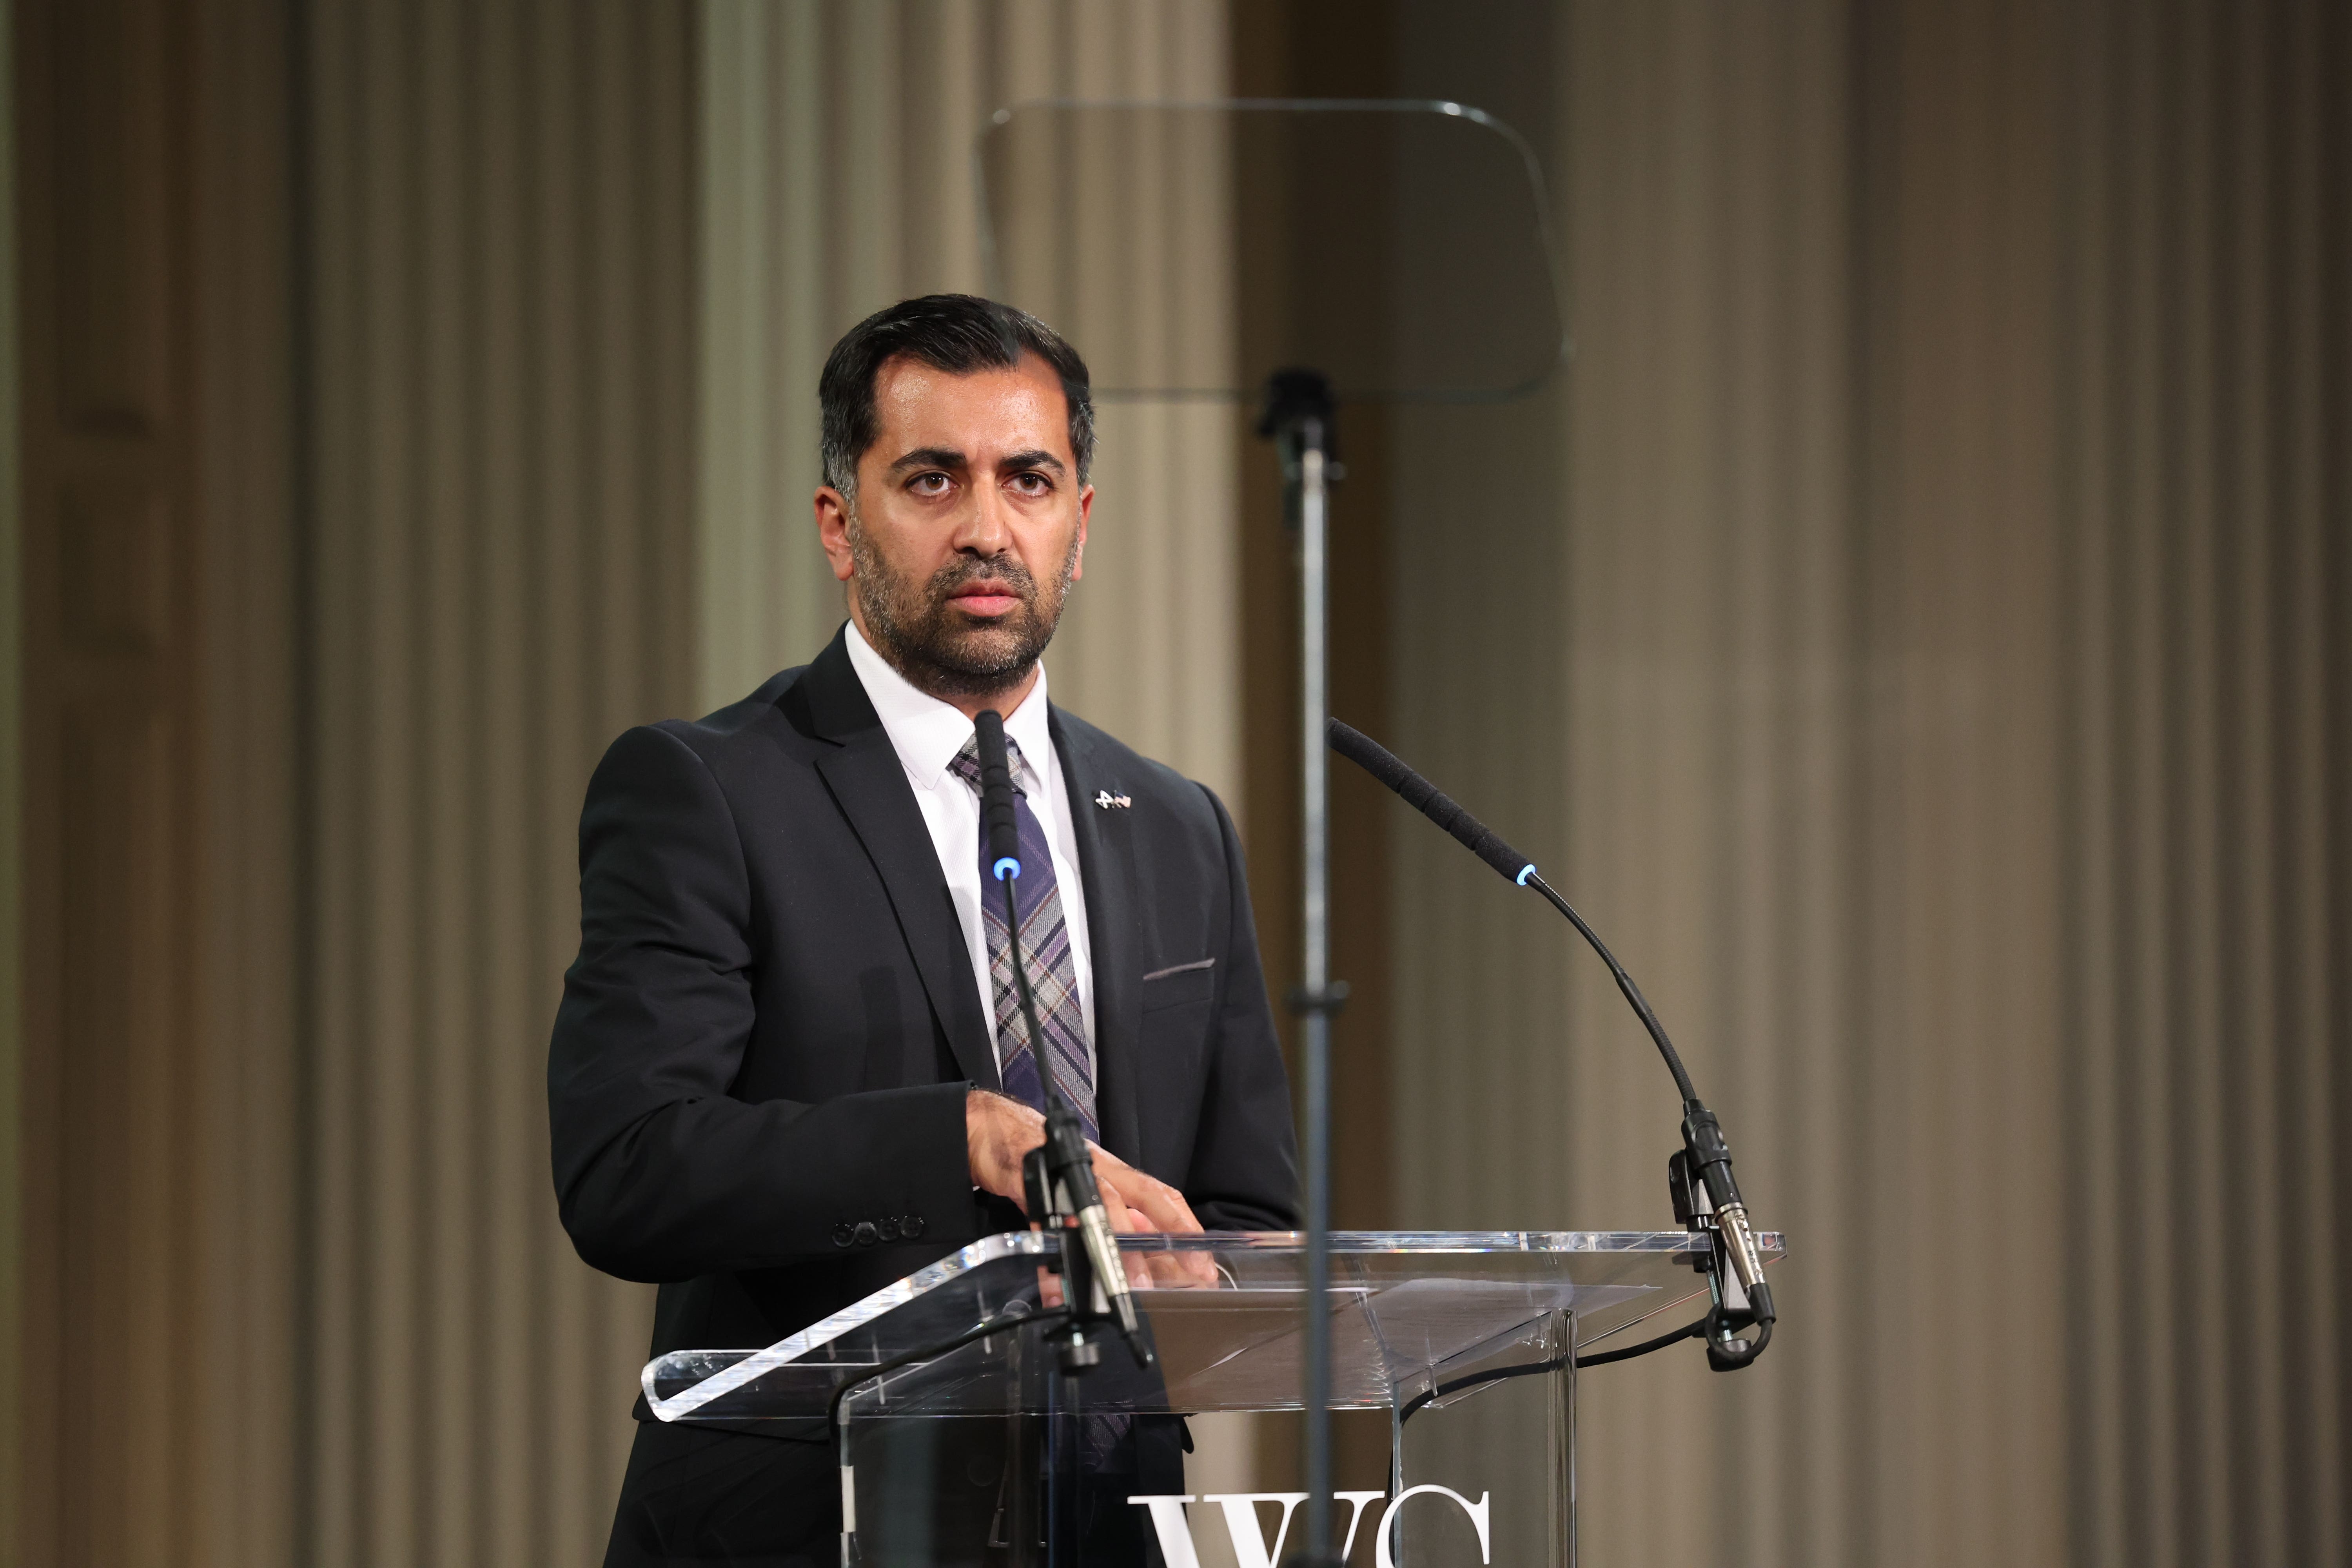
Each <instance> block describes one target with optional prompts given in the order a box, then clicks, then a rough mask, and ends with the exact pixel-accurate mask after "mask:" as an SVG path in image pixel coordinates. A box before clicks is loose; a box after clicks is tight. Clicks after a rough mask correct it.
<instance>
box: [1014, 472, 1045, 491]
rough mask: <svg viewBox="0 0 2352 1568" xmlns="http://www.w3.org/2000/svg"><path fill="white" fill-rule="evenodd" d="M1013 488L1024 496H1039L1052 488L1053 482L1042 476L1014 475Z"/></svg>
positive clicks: (1031, 474) (1033, 474)
mask: <svg viewBox="0 0 2352 1568" xmlns="http://www.w3.org/2000/svg"><path fill="white" fill-rule="evenodd" d="M1053 488H1054V482H1053V481H1052V480H1051V479H1047V478H1046V477H1045V475H1043V474H1035V473H1030V474H1015V475H1013V489H1017V490H1019V491H1020V492H1021V493H1022V494H1023V495H1024V496H1041V495H1044V494H1045V492H1046V491H1047V490H1050V489H1053Z"/></svg>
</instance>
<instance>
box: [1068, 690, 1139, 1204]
mask: <svg viewBox="0 0 2352 1568" xmlns="http://www.w3.org/2000/svg"><path fill="white" fill-rule="evenodd" d="M1046 722H1047V725H1048V727H1049V728H1050V729H1051V731H1052V733H1053V737H1054V749H1055V752H1058V753H1059V754H1060V756H1061V759H1062V783H1063V784H1064V786H1065V787H1066V789H1067V790H1068V792H1069V796H1070V826H1071V831H1072V833H1073V834H1074V835H1075V836H1076V838H1077V841H1078V878H1079V880H1080V881H1081V882H1083V883H1084V884H1085V887H1086V895H1087V946H1088V948H1089V949H1090V950H1091V952H1092V955H1093V959H1094V971H1095V1116H1096V1121H1097V1125H1099V1126H1100V1127H1101V1129H1102V1142H1103V1147H1104V1148H1106V1149H1108V1150H1109V1151H1110V1152H1112V1153H1114V1154H1117V1155H1118V1157H1119V1158H1120V1159H1122V1160H1129V1161H1133V1160H1136V1159H1138V1158H1139V1157H1140V1155H1141V1142H1142V1140H1141V1135H1140V1129H1139V1122H1138V1121H1137V1110H1136V1084H1135V1072H1136V1060H1135V1050H1136V1041H1137V1039H1138V1038H1139V1037H1140V1036H1141V1032H1142V1022H1143V996H1142V993H1141V991H1140V989H1139V986H1138V984H1137V977H1138V976H1139V975H1140V974H1141V973H1143V965H1142V956H1143V954H1142V946H1143V942H1144V932H1143V930H1142V927H1141V924H1140V912H1141V911H1140V903H1139V894H1140V889H1139V888H1138V886H1137V879H1136V868H1135V841H1134V839H1133V838H1132V837H1130V833H1131V829H1130V828H1129V825H1128V820H1127V818H1128V814H1127V813H1126V812H1107V811H1097V810H1095V809H1094V808H1093V806H1092V802H1093V799H1094V796H1095V793H1096V792H1097V790H1101V789H1105V788H1108V789H1109V790H1111V791H1112V792H1113V793H1115V794H1116V793H1120V786H1121V785H1122V784H1126V783H1127V782H1128V781H1126V780H1123V779H1115V778H1111V777H1108V774H1107V773H1105V771H1104V759H1102V758H1101V757H1100V756H1099V755H1098V754H1097V752H1096V749H1095V748H1094V747H1093V746H1091V745H1090V744H1088V743H1087V735H1086V731H1084V730H1083V729H1082V728H1074V727H1073V726H1070V725H1067V724H1065V723H1064V722H1063V721H1062V710H1060V709H1058V708H1055V709H1051V710H1048V712H1047V714H1046ZM1112 818H1116V819H1117V820H1115V821H1114V820H1110V819H1112Z"/></svg>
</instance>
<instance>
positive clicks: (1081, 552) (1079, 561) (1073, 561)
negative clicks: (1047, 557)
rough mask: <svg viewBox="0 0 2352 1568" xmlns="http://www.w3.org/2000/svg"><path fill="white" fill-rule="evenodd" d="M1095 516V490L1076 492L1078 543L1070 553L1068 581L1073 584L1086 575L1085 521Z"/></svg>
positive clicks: (1091, 488) (1090, 487)
mask: <svg viewBox="0 0 2352 1568" xmlns="http://www.w3.org/2000/svg"><path fill="white" fill-rule="evenodd" d="M1094 514H1095V488H1094V486H1092V485H1088V486H1087V488H1086V489H1082V490H1080V491H1079V492H1078V543H1077V548H1076V549H1075V550H1073V551H1071V552H1070V581H1071V582H1073V583H1075V582H1076V581H1077V580H1078V579H1079V578H1081V577H1083V576H1085V575H1086V574H1087V519H1088V518H1090V517H1092V516H1094Z"/></svg>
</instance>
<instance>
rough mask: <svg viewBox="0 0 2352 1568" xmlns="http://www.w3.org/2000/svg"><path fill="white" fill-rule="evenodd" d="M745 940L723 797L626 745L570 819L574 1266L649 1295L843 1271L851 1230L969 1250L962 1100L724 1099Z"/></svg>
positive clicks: (652, 746) (561, 1100)
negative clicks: (575, 910) (911, 1223)
mask: <svg viewBox="0 0 2352 1568" xmlns="http://www.w3.org/2000/svg"><path fill="white" fill-rule="evenodd" d="M751 922H752V915H751V886H750V876H749V872H748V870H747V868H746V867H745V863H744V858H743V854H742V849H741V844H740V838H739V836H738V829H737V827H736V824H735V819H734V815H733V813H732V811H731V810H730V807H729V805H728V803H727V800H726V797H725V795H723V793H722V792H721V791H720V789H719V784H718V781H717V780H716V779H715V778H714V777H713V776H712V775H711V773H710V771H709V768H708V767H707V766H706V765H705V764H704V763H703V761H702V759H701V757H700V756H698V754H697V753H696V752H694V751H693V750H692V749H691V748H689V747H688V745H687V744H686V743H685V742H683V741H681V740H679V739H678V738H677V736H675V735H672V734H670V733H668V732H667V731H664V730H661V729H658V728H652V727H647V728H642V729H636V730H632V731H629V732H628V733H627V734H625V735H624V736H622V737H621V738H620V739H619V740H618V741H616V742H614V743H613V746H612V749H611V750H610V751H608V752H606V753H605V755H604V761H603V762H602V763H600V764H599V765H598V767H597V769H596V773H595V776H594V778H593V780H592V781H591V782H590V784H589V786H588V799H587V805H586V806H585V807H584V809H583V812H582V814H581V819H580V956H579V958H578V959H577V960H576V961H575V962H574V963H572V967H571V969H570V970H569V971H568V972H567V973H565V975H564V982H563V1001H562V1006H561V1007H560V1008H559V1009H558V1011H557V1014H556V1019H555V1032H554V1038H553V1041H552V1042H551V1046H550V1047H549V1051H548V1072H547V1089H548V1115H549V1128H550V1143H551V1154H552V1156H553V1162H554V1175H555V1191H556V1197H557V1201H558V1204H559V1205H560V1208H561V1212H562V1219H563V1226H564V1229H565V1230H566V1231H567V1232H569V1233H570V1235H571V1237H572V1245H573V1246H574V1247H577V1248H578V1249H579V1253H580V1256H581V1257H582V1258H583V1259H585V1260H586V1261H587V1262H588V1263H590V1264H592V1265H593V1266H594V1267H596V1268H601V1269H603V1270H604V1271H605V1272H606V1273H609V1274H617V1275H619V1276H621V1277H622V1278H623V1279H638V1280H646V1281H656V1282H658V1281H666V1280H674V1279H690V1278H693V1277H695V1276H697V1275H701V1274H709V1273H716V1272H720V1271H736V1270H742V1269H748V1268H768V1267H774V1266H778V1265H782V1264H788V1263H792V1262H795V1261H801V1260H804V1259H807V1258H812V1257H819V1256H824V1255H830V1254H835V1252H836V1251H837V1249H838V1247H839V1246H840V1240H839V1238H838V1237H837V1235H836V1232H838V1231H840V1230H841V1227H844V1226H847V1227H850V1232H854V1230H855V1227H856V1226H857V1224H858V1223H859V1222H861V1221H868V1220H871V1221H875V1222H877V1224H878V1223H880V1222H883V1221H888V1222H890V1223H891V1224H892V1225H894V1226H896V1225H898V1224H899V1223H901V1222H902V1221H903V1220H904V1219H905V1218H906V1217H907V1216H914V1217H915V1218H916V1220H917V1221H918V1223H919V1226H920V1227H921V1230H922V1233H923V1235H924V1237H925V1239H926V1240H927V1241H928V1240H940V1241H947V1242H949V1243H950V1244H952V1243H954V1242H955V1241H957V1240H960V1239H966V1238H968V1237H966V1233H970V1234H971V1235H977V1234H978V1227H979V1225H980V1223H981V1221H980V1215H979V1209H978V1205H976V1203H975V1202H974V1199H973V1195H972V1189H971V1172H970V1164H969V1157H968V1155H967V1152H966V1144H965V1138H964V1097H965V1094H966V1092H967V1090H966V1088H965V1086H964V1085H962V1084H961V1083H950V1084H936V1085H925V1086H922V1087H919V1088H913V1089H883V1090H877V1091H874V1092H869V1093H862V1094H850V1095H844V1096H842V1097H840V1098H838V1099H835V1100H825V1101H824V1102H822V1103H819V1104H814V1105H811V1104H801V1103H796V1102H793V1101H790V1100H767V1101H763V1102H761V1103H758V1104H751V1103H747V1102H745V1101H743V1100H736V1099H733V1098H731V1097H730V1092H729V1091H730V1088H731V1086H732V1085H733V1084H734V1082H735V1080H736V1078H737V1076H738V1073H739V1070H740V1066H741V1063H742V1058H743V1051H744V1047H745V1045H746V1043H747V1042H748V1041H749V1040H750V1038H751V1026H752V995H751V968H752V963H753V948H752V930H751ZM844 1234H848V1233H844Z"/></svg>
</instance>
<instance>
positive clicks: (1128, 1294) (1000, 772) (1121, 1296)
mask: <svg viewBox="0 0 2352 1568" xmlns="http://www.w3.org/2000/svg"><path fill="white" fill-rule="evenodd" d="M972 724H973V727H974V729H975V731H977V734H978V738H979V752H980V820H981V830H982V833H984V834H985V835H986V836H987V843H988V863H989V869H990V870H991V872H992V874H993V875H994V876H995V878H996V880H997V882H998V884H999V885H1000V886H1002V887H1003V889H1004V934H1005V942H1006V946H1007V949H1008V952H1007V956H1008V957H1009V958H1010V959H1011V960H1012V964H1013V990H1014V992H1015V994H1018V995H1019V997H1020V999H1021V1021H1022V1023H1023V1025H1024V1026H1025V1027H1026V1028H1027V1029H1028V1031H1029V1048H1030V1050H1031V1051H1032V1052H1033V1053H1034V1055H1035V1056H1036V1058H1037V1067H1038V1070H1039V1073H1040V1075H1041V1076H1042V1078H1043V1079H1044V1082H1045V1171H1046V1179H1047V1183H1048V1185H1049V1187H1058V1188H1060V1189H1061V1191H1062V1192H1063V1193H1065V1194H1067V1196H1066V1203H1067V1205H1068V1207H1069V1208H1070V1209H1071V1211H1073V1212H1074V1213H1075V1215H1076V1218H1077V1228H1078V1235H1079V1237H1080V1238H1081V1239H1082V1241H1083V1242H1084V1244H1085V1247H1086V1252H1087V1260H1088V1261H1089V1262H1090V1263H1091V1264H1092V1266H1093V1270H1094V1276H1095V1283H1096V1284H1097V1286H1099V1287H1100V1289H1101V1290H1102V1292H1103V1295H1104V1298H1105V1300H1108V1303H1109V1305H1110V1310H1111V1313H1112V1315H1113V1317H1115V1318H1116V1319H1117V1320H1118V1330H1119V1333H1120V1334H1121V1335H1122V1336H1123V1337H1124V1338H1125V1339H1126V1341H1127V1347H1128V1349H1129V1351H1130V1352H1133V1353H1134V1356H1135V1362H1136V1364H1137V1365H1138V1366H1150V1364H1151V1362H1152V1354H1151V1347H1150V1345H1149V1344H1147V1343H1146V1342H1145V1341H1144V1339H1143V1334H1142V1320H1141V1319H1140V1318H1139V1316H1138V1315H1137V1312H1136V1309H1135V1295H1134V1292H1133V1290H1132V1289H1131V1288H1130V1287H1129V1284H1128V1279H1127V1269H1126V1268H1124V1267H1123V1266H1122V1265H1121V1264H1120V1262H1119V1256H1118V1237H1116V1236H1114V1235H1113V1234H1112V1232H1111V1228H1110V1215H1109V1214H1108V1212H1107V1211H1106V1210H1105V1209H1104V1207H1103V1201H1102V1189H1101V1188H1100V1187H1099V1186H1097V1184H1096V1182H1095V1163H1094V1156H1093V1155H1091V1154H1089V1153H1088V1152H1087V1135H1086V1129H1085V1127H1084V1126H1083V1125H1082V1124H1081V1123H1080V1122H1079V1121H1078V1113H1077V1111H1076V1110H1075V1109H1073V1108H1072V1106H1071V1104H1070V1100H1069V1097H1068V1096H1067V1095H1066V1094H1064V1093H1063V1092H1062V1084H1061V1079H1060V1075H1059V1074H1058V1073H1057V1072H1056V1071H1055V1065H1054V1052H1053V1048H1052V1047H1050V1046H1048V1045H1047V1044H1046V1043H1045V1034H1044V1033H1043V1032H1042V1031H1041V1030H1039V1028H1038V1027H1037V1003H1036V998H1035V997H1034V995H1032V994H1031V992H1030V986H1029V966H1028V964H1027V963H1025V962H1024V960H1023V958H1022V955H1021V906H1020V900H1019V896H1018V892H1017V889H1016V887H1015V884H1016V883H1018V882H1019V880H1020V879H1021V829H1020V825H1019V821H1018V819H1017V818H1016V817H1015V816H1014V815H1013V768H1012V764H1011V762H1010V760H1009V759H1008V758H1007V756H1006V754H1005V750H1004V718H1003V715H1002V714H1000V713H998V712H997V711H996V710H995V709H993V708H983V709H982V710H980V712H979V713H977V714H975V715H974V716H973V718H972ZM1034 1217H1035V1218H1037V1219H1038V1220H1040V1221H1043V1220H1044V1219H1045V1215H1035V1216H1034ZM1075 1295H1076V1292H1073V1296H1074V1297H1075ZM1070 1305H1071V1307H1072V1309H1073V1310H1083V1307H1084V1303H1082V1302H1080V1301H1077V1300H1072V1301H1071V1303H1070Z"/></svg>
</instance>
